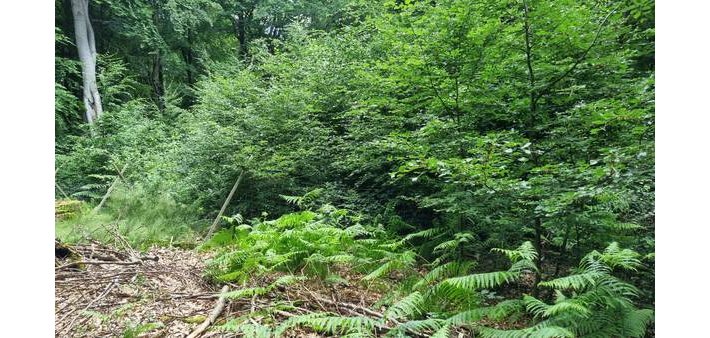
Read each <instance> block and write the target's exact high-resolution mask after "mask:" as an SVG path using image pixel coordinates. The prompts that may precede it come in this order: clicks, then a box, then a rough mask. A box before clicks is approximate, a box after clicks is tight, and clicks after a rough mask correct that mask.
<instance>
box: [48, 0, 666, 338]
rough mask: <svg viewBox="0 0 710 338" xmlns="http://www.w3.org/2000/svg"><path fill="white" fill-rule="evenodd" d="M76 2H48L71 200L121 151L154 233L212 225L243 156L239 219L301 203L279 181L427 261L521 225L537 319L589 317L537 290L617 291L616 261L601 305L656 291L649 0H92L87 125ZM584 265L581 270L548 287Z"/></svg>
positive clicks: (133, 204)
mask: <svg viewBox="0 0 710 338" xmlns="http://www.w3.org/2000/svg"><path fill="white" fill-rule="evenodd" d="M68 3H69V1H66V0H65V1H62V0H57V2H56V18H57V19H56V83H55V88H56V110H55V120H56V144H57V145H56V159H57V160H56V162H57V168H58V169H57V170H58V171H57V183H58V186H59V187H60V189H61V190H62V191H59V190H58V191H57V194H58V196H60V195H61V194H65V193H66V194H67V195H73V196H76V197H80V198H82V199H86V200H88V201H93V202H98V200H99V199H100V198H101V195H103V193H104V192H105V188H106V187H107V185H108V184H110V183H111V182H112V180H113V179H114V176H115V175H116V171H117V170H118V168H122V167H123V166H126V171H125V173H123V176H124V177H125V180H124V181H123V182H124V183H123V185H122V186H120V187H118V190H119V193H118V194H120V196H122V197H123V198H116V200H115V201H114V202H113V203H109V205H108V207H107V212H111V213H113V215H114V216H116V217H123V218H126V217H131V215H134V214H137V213H139V212H138V211H136V210H143V211H145V210H150V211H152V212H153V213H156V212H158V211H156V210H155V209H154V208H152V206H153V205H155V204H157V203H160V206H161V208H159V210H160V212H164V214H165V215H163V216H160V217H158V216H156V215H153V216H151V217H152V219H155V218H156V217H157V218H158V219H159V222H162V223H163V225H162V227H163V228H161V229H168V228H179V229H192V230H194V231H197V232H203V231H205V230H206V227H207V226H208V225H209V222H210V221H209V219H211V218H213V217H214V216H215V215H216V214H217V211H218V210H219V209H220V206H221V204H222V203H223V202H224V199H225V197H226V195H227V194H228V192H229V190H230V188H231V187H232V185H233V184H234V181H235V180H236V179H237V177H238V175H239V173H240V172H241V171H242V170H244V171H245V178H244V181H243V182H242V183H241V185H240V186H239V189H238V190H237V193H236V195H235V198H234V199H233V200H232V202H231V203H230V204H229V206H228V209H227V214H228V215H236V214H239V215H241V216H240V217H243V218H244V219H261V221H258V222H262V221H263V219H264V217H267V216H266V215H268V217H269V218H278V217H279V216H281V215H284V214H287V213H289V212H293V211H294V210H295V209H296V208H297V207H296V206H294V205H292V204H288V203H287V201H285V200H284V199H282V198H280V195H282V194H283V195H294V196H300V195H303V194H305V193H307V192H309V191H313V190H314V189H317V190H316V191H317V192H318V193H317V194H312V196H315V197H314V198H313V199H312V201H309V203H311V204H312V205H313V206H315V205H320V204H321V203H328V204H329V205H332V206H335V207H337V208H342V209H347V210H351V211H352V212H356V213H357V214H358V215H361V217H362V220H359V221H360V222H362V223H363V224H365V223H366V224H372V225H378V224H379V229H381V230H382V231H384V232H385V233H387V236H386V237H387V238H394V239H397V238H400V236H401V237H403V236H408V237H407V238H408V239H407V243H408V245H410V246H411V247H412V248H414V250H415V251H416V253H417V259H418V260H421V261H422V262H432V263H431V264H432V265H431V266H432V267H437V266H442V265H443V264H449V263H451V262H471V261H474V262H476V263H477V265H478V267H479V268H480V269H481V271H490V270H496V269H500V268H501V267H504V266H505V264H506V262H505V261H503V260H501V258H500V257H499V256H498V255H497V254H495V253H491V249H492V248H511V247H518V246H519V245H520V243H523V242H529V245H530V247H529V248H527V249H526V250H527V251H526V252H534V254H528V255H527V256H525V257H524V258H525V259H527V260H530V264H531V265H532V266H534V267H535V268H534V269H532V270H531V271H536V272H535V273H534V282H533V285H537V283H541V284H540V285H541V286H540V287H537V286H535V287H533V289H531V290H530V292H531V293H530V294H531V296H529V297H530V298H526V299H525V302H526V303H525V304H527V305H525V304H524V305H523V306H528V308H532V309H533V310H534V311H533V312H534V313H535V314H536V315H539V316H540V318H548V319H547V320H545V321H544V322H546V323H548V322H549V323H553V324H554V327H557V326H561V327H567V328H568V329H569V330H572V331H571V332H572V333H573V334H575V335H586V334H588V333H589V332H593V331H594V327H591V326H590V327H586V328H571V329H570V328H569V327H568V326H565V325H568V324H569V322H574V321H578V318H577V317H576V316H581V317H583V318H587V319H588V318H590V317H589V316H587V313H586V312H585V311H586V310H584V311H583V310H579V309H577V310H578V312H576V313H572V314H569V313H566V314H565V313H564V311H561V312H559V311H558V312H555V309H551V308H550V306H551V305H548V304H545V303H543V301H552V299H553V298H554V297H555V296H554V295H555V292H557V296H556V297H557V299H558V301H559V300H560V299H561V298H560V295H561V291H560V290H569V289H573V290H576V291H579V292H578V293H575V294H574V296H570V297H577V298H579V299H582V298H583V297H586V298H584V300H583V301H582V300H580V304H582V303H583V304H584V305H585V306H587V305H588V306H589V308H588V309H591V310H589V311H596V310H594V309H601V308H604V305H603V304H604V302H606V300H605V299H607V298H609V297H611V298H614V297H616V296H615V295H617V293H619V294H624V295H625V296H618V297H621V298H623V299H626V298H624V297H627V296H628V295H627V294H625V293H624V292H625V291H623V290H622V289H623V288H624V287H626V285H627V284H625V283H623V285H624V286H620V287H617V285H616V284H614V283H617V282H618V283H622V282H621V280H620V279H617V278H616V277H613V278H612V277H610V274H611V273H612V272H619V273H620V274H617V276H619V278H622V279H624V280H625V281H626V282H631V283H633V284H635V285H636V286H638V287H639V288H640V291H639V292H638V295H639V296H640V297H637V298H634V299H633V300H629V301H628V303H627V302H626V300H624V301H623V302H621V303H618V304H616V305H615V306H617V307H615V308H614V309H617V310H618V312H617V313H616V315H615V314H613V313H611V312H609V313H606V312H605V313H600V312H594V316H597V317H594V316H592V317H593V318H596V319H595V320H597V321H599V320H601V319H599V318H601V317H598V316H603V317H604V318H606V319H609V318H613V317H614V316H620V315H619V313H623V314H629V313H632V314H633V316H637V317H638V318H636V319H638V320H639V321H641V322H644V321H645V322H647V320H646V319H643V320H642V319H640V318H641V317H643V318H646V317H644V316H646V314H644V313H636V312H633V311H635V310H633V309H632V305H631V302H635V303H636V305H639V306H642V307H653V252H654V143H653V140H654V69H655V68H654V18H653V15H654V8H653V3H652V2H647V1H638V0H610V1H571V0H570V1H568V0H562V1H545V0H529V1H528V0H522V1H521V0H517V1H499V0H496V1H493V0H491V1H487V0H485V1H470V0H444V1H415V0H406V1H366V0H339V1H305V0H304V1H301V0H296V1H272V0H249V1H213V0H100V1H99V0H96V1H92V2H90V4H89V9H90V12H91V24H92V26H93V29H94V31H95V35H96V39H97V40H96V44H97V49H98V66H97V67H98V89H99V92H100V93H101V95H102V99H103V103H104V113H103V116H102V117H101V118H100V119H99V120H98V121H96V123H94V124H93V126H92V127H91V129H93V135H92V133H90V132H89V127H88V126H87V124H86V123H85V121H83V120H82V116H83V115H84V111H83V105H82V103H81V93H82V86H81V84H82V79H81V72H80V70H79V64H78V62H77V60H78V58H77V54H76V47H75V46H74V43H73V41H74V38H73V37H74V32H73V21H72V16H71V10H70V7H69V4H68ZM119 201H122V202H119ZM127 201H129V202H127ZM136 217H137V216H136ZM309 217H312V216H309ZM255 222H256V221H255ZM259 224H261V223H259ZM166 231H167V230H166ZM181 231H182V230H181ZM185 231H187V230H185ZM349 243H350V242H349ZM610 244H611V245H612V246H609V245H610ZM349 245H351V246H352V245H356V244H349ZM619 246H621V247H624V248H631V249H633V250H634V251H636V252H638V253H639V254H640V255H639V256H637V254H636V253H634V254H629V253H628V252H626V251H624V252H625V253H626V256H624V255H625V254H624V253H621V254H620V253H619V252H621V249H619ZM605 247H609V248H608V249H607V251H605V252H604V253H599V252H597V251H594V250H600V249H602V248H605ZM347 250H351V249H350V247H349V249H347ZM356 251H357V250H356ZM590 252H592V253H590ZM595 252H596V253H595ZM329 254H332V253H329ZM509 256H510V255H509ZM515 257H517V258H515ZM600 257H601V258H600ZM619 257H621V258H619ZM624 257H625V258H627V259H626V260H625V259H624ZM380 258H381V257H380ZM380 258H378V259H380ZM520 259H521V258H520V257H519V255H518V256H516V255H512V257H511V261H512V263H515V262H517V261H518V260H520ZM629 259H630V260H632V261H629ZM580 261H582V264H581V265H580V268H579V269H577V270H576V272H575V273H576V274H572V275H571V276H583V277H579V278H578V280H576V282H575V281H573V280H565V281H562V282H555V281H559V280H560V279H558V278H560V277H561V276H565V275H568V274H569V273H570V268H571V267H574V266H577V264H578V263H579V262H580ZM585 262H586V263H585ZM590 262H596V263H590ZM590 264H591V265H590ZM595 264H596V265H595ZM600 264H601V265H600ZM240 269H241V268H240ZM239 271H241V270H239ZM223 272H224V273H228V272H230V271H223ZM232 272H233V271H232ZM464 273H465V272H464ZM516 273H517V272H516ZM585 274H586V275H585ZM511 276H512V275H511ZM502 278H503V277H502ZM610 278H611V279H610ZM510 279H511V280H512V279H513V278H512V277H511V278H510ZM506 280H507V279H506ZM470 283H473V282H470ZM470 283H469V284H465V285H464V286H465V287H464V289H465V288H467V287H468V288H469V289H477V288H478V287H475V288H474V287H469V286H470V285H473V284H470ZM544 283H547V284H544ZM570 283H571V284H570ZM575 283H577V284H575ZM498 284H500V282H496V283H491V284H490V285H489V286H491V287H492V286H494V285H498ZM545 286H547V288H546V287H545ZM599 288H610V289H609V290H611V291H609V290H607V289H604V290H600V289H599ZM555 290H557V291H555ZM582 291H584V292H582ZM422 292H424V291H422ZM585 295H587V296H585ZM600 295H601V296H600ZM532 297H541V298H542V299H543V300H542V301H540V300H537V299H536V298H532ZM604 297H607V298H604ZM577 298H570V299H577ZM621 298H618V299H621ZM615 299H616V298H615ZM535 302H539V303H535ZM585 302H586V303H585ZM531 304H533V305H531ZM575 304H577V303H575ZM590 304H592V305H590ZM558 310H559V309H558ZM545 311H547V312H545ZM575 311H576V310H575ZM605 311H611V310H610V308H609V307H607V308H606V310H605ZM573 312H574V311H573ZM624 316H625V315H624ZM622 317H623V316H622ZM619 318H621V317H619ZM623 318H627V317H623ZM606 319H605V320H606ZM627 319H628V318H627ZM632 319H633V318H632ZM632 319H628V320H630V321H631V320H632ZM589 322H590V323H591V322H593V321H591V320H590V321H589ZM442 323H443V322H442ZM447 323H448V324H446V325H450V324H451V325H454V324H452V323H453V322H447ZM553 324H550V325H553ZM590 325H591V324H590ZM629 325H630V324H629ZM622 326H623V325H622ZM442 327H444V324H441V325H439V326H438V327H437V330H438V329H441V328H442ZM540 328H542V326H541V327H540ZM540 328H538V329H540ZM607 329H608V330H612V331H613V330H617V329H618V330H621V331H614V332H616V333H610V334H612V335H615V336H616V335H621V336H624V335H628V336H637V334H636V331H634V334H633V335H632V334H630V333H628V332H627V333H623V332H626V331H624V330H625V329H624V328H623V327H621V328H620V327H617V326H609V327H607ZM550 330H552V329H550ZM584 330H587V331H589V332H587V331H584ZM612 331H610V332H612ZM642 331H643V330H642ZM482 332H483V334H484V335H486V334H491V335H493V333H491V332H492V331H491V332H488V331H485V330H483V331H482ZM485 332H488V333H485ZM551 332H552V331H551ZM560 332H561V331H560ZM560 332H557V333H556V334H558V335H557V336H560V335H563V336H564V335H566V334H567V332H562V333H560ZM585 332H586V333H585ZM619 332H622V333H619ZM641 334H643V332H641ZM552 336H555V335H552Z"/></svg>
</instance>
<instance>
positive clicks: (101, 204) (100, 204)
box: [93, 163, 128, 213]
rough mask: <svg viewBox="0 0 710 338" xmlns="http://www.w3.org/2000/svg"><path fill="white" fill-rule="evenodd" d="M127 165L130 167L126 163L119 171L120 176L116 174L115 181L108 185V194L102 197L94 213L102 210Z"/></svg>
mask: <svg viewBox="0 0 710 338" xmlns="http://www.w3.org/2000/svg"><path fill="white" fill-rule="evenodd" d="M127 167H128V163H126V165H124V166H123V169H121V171H119V172H118V176H116V178H115V179H114V180H113V183H111V186H110V187H108V190H107V191H106V194H105V195H104V197H103V198H102V199H101V202H99V205H97V206H96V208H94V210H93V212H94V213H96V212H98V211H99V210H101V207H103V206H104V203H106V200H107V199H108V197H109V196H110V195H111V192H113V188H115V187H116V184H118V181H120V180H121V177H122V176H123V172H124V171H125V170H126V168H127Z"/></svg>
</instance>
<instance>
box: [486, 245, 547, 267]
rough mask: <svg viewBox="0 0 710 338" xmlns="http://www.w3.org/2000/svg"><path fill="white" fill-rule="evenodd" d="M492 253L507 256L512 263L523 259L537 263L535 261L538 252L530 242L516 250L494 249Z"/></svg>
mask: <svg viewBox="0 0 710 338" xmlns="http://www.w3.org/2000/svg"><path fill="white" fill-rule="evenodd" d="M491 251H494V252H500V253H502V254H504V255H506V256H507V257H508V259H510V261H511V262H517V261H519V260H523V259H524V260H528V261H535V259H537V251H536V250H535V246H533V245H532V243H530V242H529V241H526V242H523V244H521V245H520V246H519V247H517V248H516V249H515V250H507V249H501V248H493V249H491Z"/></svg>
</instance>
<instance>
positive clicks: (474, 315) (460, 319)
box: [446, 308, 491, 326]
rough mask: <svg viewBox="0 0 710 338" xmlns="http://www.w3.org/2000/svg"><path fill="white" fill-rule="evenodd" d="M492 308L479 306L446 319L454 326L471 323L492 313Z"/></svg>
mask: <svg viewBox="0 0 710 338" xmlns="http://www.w3.org/2000/svg"><path fill="white" fill-rule="evenodd" d="M490 310H491V308H478V309H473V310H468V311H463V312H459V313H457V314H455V315H453V316H451V317H449V318H448V319H447V320H446V321H447V322H448V323H451V325H454V326H463V325H470V324H475V323H477V322H479V321H480V320H481V319H483V318H484V317H485V316H487V315H488V314H489V313H490Z"/></svg>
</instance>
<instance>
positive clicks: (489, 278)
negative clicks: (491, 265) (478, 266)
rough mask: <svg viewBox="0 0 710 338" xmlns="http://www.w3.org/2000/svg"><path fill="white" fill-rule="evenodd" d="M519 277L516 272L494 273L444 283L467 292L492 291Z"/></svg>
mask: <svg viewBox="0 0 710 338" xmlns="http://www.w3.org/2000/svg"><path fill="white" fill-rule="evenodd" d="M518 276H519V274H518V273H515V272H510V271H494V272H486V273H479V274H473V275H468V276H462V277H454V278H449V279H446V280H444V281H443V282H442V283H446V284H450V285H452V286H455V287H457V288H462V289H467V290H480V289H491V288H494V287H497V286H500V285H503V284H505V283H510V282H513V281H515V280H517V279H518Z"/></svg>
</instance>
